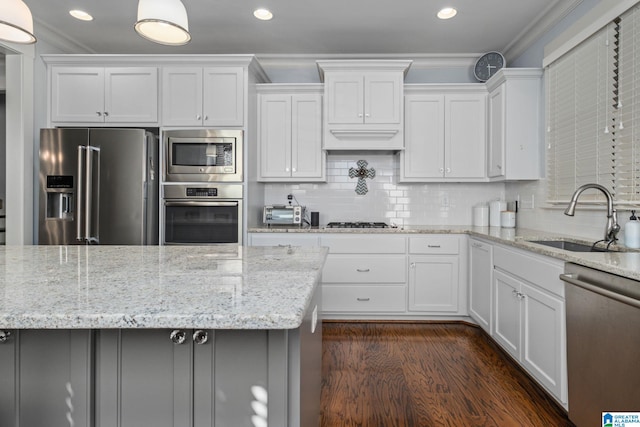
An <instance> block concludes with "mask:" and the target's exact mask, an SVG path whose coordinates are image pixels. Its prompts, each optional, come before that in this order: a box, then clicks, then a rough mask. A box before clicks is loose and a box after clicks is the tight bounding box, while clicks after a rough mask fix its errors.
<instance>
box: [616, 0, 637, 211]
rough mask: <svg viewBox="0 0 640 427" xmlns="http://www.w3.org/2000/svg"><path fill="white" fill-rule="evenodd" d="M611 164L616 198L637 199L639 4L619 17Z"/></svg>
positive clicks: (631, 200) (627, 200)
mask: <svg viewBox="0 0 640 427" xmlns="http://www.w3.org/2000/svg"><path fill="white" fill-rule="evenodd" d="M619 56H620V58H619V66H618V68H619V73H618V74H619V76H618V78H619V84H618V96H619V98H618V100H619V103H618V106H617V109H616V110H617V111H616V113H617V115H616V119H617V121H618V124H617V129H616V147H615V150H614V160H613V163H614V166H615V170H616V182H615V185H616V192H617V196H618V200H621V201H626V202H630V203H640V7H635V8H632V9H631V10H630V11H628V12H626V13H625V14H623V15H622V16H621V18H620V53H619Z"/></svg>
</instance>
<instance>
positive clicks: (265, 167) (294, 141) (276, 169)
mask: <svg viewBox="0 0 640 427" xmlns="http://www.w3.org/2000/svg"><path fill="white" fill-rule="evenodd" d="M265 86H266V88H265V93H260V94H259V105H260V107H259V112H258V141H259V142H258V156H257V157H258V162H259V177H258V180H260V181H324V180H325V179H326V178H325V158H326V153H325V151H324V150H323V149H322V92H321V89H317V90H315V91H314V90H311V91H308V90H307V91H300V92H298V91H296V89H295V88H294V87H293V86H286V87H284V88H279V85H265ZM274 87H276V88H278V89H275V90H274ZM258 90H259V91H260V88H259V89H258Z"/></svg>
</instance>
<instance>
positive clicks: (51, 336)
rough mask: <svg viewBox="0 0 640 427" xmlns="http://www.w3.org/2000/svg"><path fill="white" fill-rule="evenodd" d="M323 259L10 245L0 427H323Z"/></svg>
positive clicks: (0, 253)
mask: <svg viewBox="0 0 640 427" xmlns="http://www.w3.org/2000/svg"><path fill="white" fill-rule="evenodd" d="M325 257H326V250H325V249H323V248H250V247H241V246H228V245H222V246H200V247H194V246H189V247H186V246H185V247H173V246H165V247H157V246H156V247H132V246H128V247H125V246H120V247H115V246H90V247H87V246H25V247H6V248H2V249H0V269H1V270H2V272H1V273H0V281H1V282H0V296H1V297H2V299H1V300H0V425H1V426H3V427H4V426H11V427H25V426H28V427H37V426H47V427H57V426H61V427H62V426H65V427H68V426H75V427H78V426H87V427H90V426H96V427H128V426H132V427H137V426H153V427H164V426H166V427H173V426H175V427H189V426H211V427H213V426H215V427H226V426H233V427H243V426H247V427H256V426H278V427H280V426H305V427H306V426H314V425H318V424H319V415H320V414H319V408H320V381H321V356H322V354H321V346H322V341H321V339H322V337H321V334H322V326H321V319H320V318H319V317H320V313H321V305H320V303H321V301H320V293H319V287H318V282H319V280H320V273H321V271H322V267H323V264H324V260H325Z"/></svg>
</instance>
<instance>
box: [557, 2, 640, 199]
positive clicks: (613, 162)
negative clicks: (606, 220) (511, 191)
mask: <svg viewBox="0 0 640 427" xmlns="http://www.w3.org/2000/svg"><path fill="white" fill-rule="evenodd" d="M638 66H640V7H634V8H632V9H630V10H629V11H628V12H626V13H625V14H624V15H623V16H621V17H620V18H619V19H616V20H615V21H614V22H611V23H610V24H609V25H607V26H606V27H604V28H602V29H601V30H599V31H598V32H596V33H595V34H593V35H592V36H591V37H589V38H588V39H586V40H585V41H584V42H582V43H581V44H580V45H578V46H576V47H575V48H574V49H572V50H571V51H569V52H568V53H567V54H565V55H564V56H562V57H561V58H559V59H558V60H556V61H555V62H553V63H552V64H550V65H549V66H548V67H547V68H546V69H545V74H546V76H545V81H546V102H547V108H546V111H547V117H546V120H547V140H546V142H547V199H548V201H549V202H550V203H566V202H567V201H568V200H569V199H570V198H571V195H572V194H573V192H574V191H575V189H576V188H577V187H579V186H580V185H583V184H586V183H598V184H601V185H603V186H605V187H606V188H608V189H609V190H610V191H611V192H612V194H613V196H614V198H615V200H616V202H617V203H618V204H637V203H640V194H639V193H640V137H639V136H640V115H639V110H640V100H639V95H640V77H638V73H637V72H634V69H636V70H637V69H638V68H637V67H638ZM581 200H583V201H587V200H593V201H601V200H604V198H603V196H602V195H601V194H600V193H599V192H595V193H593V192H588V193H585V194H584V195H583V196H582V198H581Z"/></svg>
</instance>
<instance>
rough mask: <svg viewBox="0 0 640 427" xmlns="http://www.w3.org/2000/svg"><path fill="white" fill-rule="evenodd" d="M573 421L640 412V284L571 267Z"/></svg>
mask: <svg viewBox="0 0 640 427" xmlns="http://www.w3.org/2000/svg"><path fill="white" fill-rule="evenodd" d="M560 278H561V279H562V280H564V281H565V299H566V313H567V369H568V377H569V418H570V419H571V421H572V422H573V423H574V424H575V425H576V426H577V427H591V426H601V425H603V424H602V413H603V412H640V369H638V363H639V362H640V282H638V281H635V280H631V279H627V278H624V277H620V276H616V275H613V274H609V273H604V272H602V271H599V270H594V269H591V268H587V267H583V266H579V265H576V264H571V263H568V264H566V266H565V274H562V275H560Z"/></svg>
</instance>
